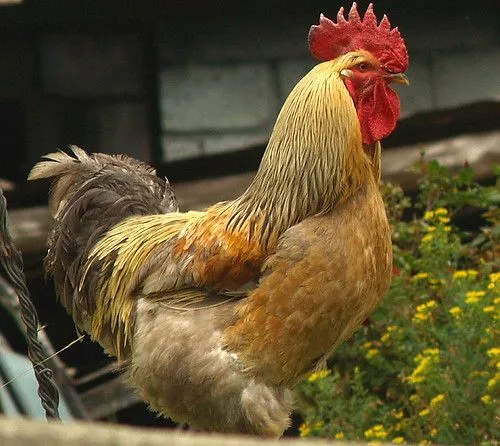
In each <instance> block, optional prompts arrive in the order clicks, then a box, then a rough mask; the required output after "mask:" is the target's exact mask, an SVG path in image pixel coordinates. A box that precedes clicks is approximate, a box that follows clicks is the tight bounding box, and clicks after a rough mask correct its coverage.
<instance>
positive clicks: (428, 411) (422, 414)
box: [418, 409, 431, 418]
mask: <svg viewBox="0 0 500 446" xmlns="http://www.w3.org/2000/svg"><path fill="white" fill-rule="evenodd" d="M430 413H431V411H430V410H429V409H424V410H421V411H420V412H419V413H418V416H419V417H422V418H424V417H426V416H428V415H429V414H430Z"/></svg>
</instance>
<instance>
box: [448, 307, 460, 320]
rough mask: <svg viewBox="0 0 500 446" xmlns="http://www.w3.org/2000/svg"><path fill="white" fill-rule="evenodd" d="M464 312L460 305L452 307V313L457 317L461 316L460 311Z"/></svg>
mask: <svg viewBox="0 0 500 446" xmlns="http://www.w3.org/2000/svg"><path fill="white" fill-rule="evenodd" d="M461 312H462V309H461V308H460V307H453V308H450V314H451V315H452V316H453V317H454V318H455V319H458V318H459V317H460V313H461Z"/></svg>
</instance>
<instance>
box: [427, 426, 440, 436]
mask: <svg viewBox="0 0 500 446" xmlns="http://www.w3.org/2000/svg"><path fill="white" fill-rule="evenodd" d="M437 433H438V430H437V429H436V428H433V429H431V431H430V432H429V435H430V436H431V437H435V436H436V435H437Z"/></svg>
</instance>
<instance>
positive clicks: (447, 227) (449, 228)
mask: <svg viewBox="0 0 500 446" xmlns="http://www.w3.org/2000/svg"><path fill="white" fill-rule="evenodd" d="M443 229H444V232H450V231H451V226H444V227H443Z"/></svg>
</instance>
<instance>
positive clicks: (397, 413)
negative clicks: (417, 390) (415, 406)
mask: <svg viewBox="0 0 500 446" xmlns="http://www.w3.org/2000/svg"><path fill="white" fill-rule="evenodd" d="M412 396H416V395H412ZM391 415H392V416H393V417H394V418H395V419H396V420H400V419H401V418H403V417H404V412H403V411H402V410H393V411H392V412H391Z"/></svg>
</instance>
